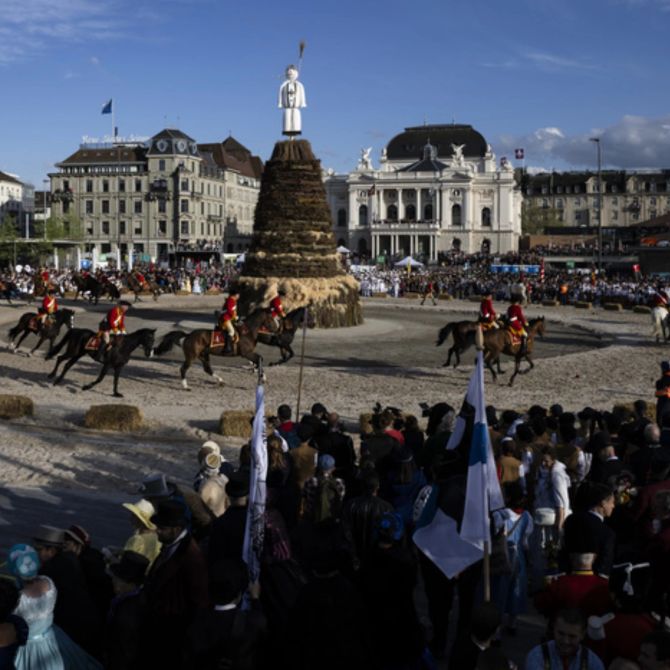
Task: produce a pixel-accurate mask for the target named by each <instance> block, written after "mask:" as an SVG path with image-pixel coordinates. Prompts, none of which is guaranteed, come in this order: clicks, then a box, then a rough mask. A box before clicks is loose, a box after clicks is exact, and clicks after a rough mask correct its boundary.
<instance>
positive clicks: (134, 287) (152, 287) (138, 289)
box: [126, 274, 161, 302]
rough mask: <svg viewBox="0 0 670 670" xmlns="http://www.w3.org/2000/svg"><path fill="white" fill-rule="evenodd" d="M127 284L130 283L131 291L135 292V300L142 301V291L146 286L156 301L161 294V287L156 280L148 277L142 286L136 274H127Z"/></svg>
mask: <svg viewBox="0 0 670 670" xmlns="http://www.w3.org/2000/svg"><path fill="white" fill-rule="evenodd" d="M126 284H127V285H128V288H129V289H130V291H131V292H132V293H134V294H135V302H142V298H140V293H142V291H143V290H144V289H145V288H146V289H148V290H149V292H150V293H151V295H152V296H153V299H154V301H156V300H158V296H159V295H160V294H161V290H160V287H159V286H158V284H157V283H156V282H155V281H152V280H151V279H146V280H145V282H144V286H142V284H140V282H139V280H138V279H137V277H136V276H135V275H133V274H128V275H127V276H126Z"/></svg>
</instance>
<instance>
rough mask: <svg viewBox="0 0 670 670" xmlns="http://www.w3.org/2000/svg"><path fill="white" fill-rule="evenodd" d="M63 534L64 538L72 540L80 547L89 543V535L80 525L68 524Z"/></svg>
mask: <svg viewBox="0 0 670 670" xmlns="http://www.w3.org/2000/svg"><path fill="white" fill-rule="evenodd" d="M63 535H64V539H65V540H72V541H73V542H76V543H77V544H80V545H81V546H82V547H86V546H87V545H89V544H91V536H90V535H89V534H88V533H87V532H86V531H85V530H84V529H83V528H82V527H81V526H77V525H73V526H70V527H69V528H68V529H67V530H65V531H63Z"/></svg>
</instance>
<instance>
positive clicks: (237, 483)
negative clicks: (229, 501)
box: [226, 472, 249, 498]
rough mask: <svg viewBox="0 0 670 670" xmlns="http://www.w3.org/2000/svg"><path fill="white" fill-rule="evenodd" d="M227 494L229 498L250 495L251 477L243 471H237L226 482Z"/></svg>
mask: <svg viewBox="0 0 670 670" xmlns="http://www.w3.org/2000/svg"><path fill="white" fill-rule="evenodd" d="M226 495H227V496H228V497H229V498H244V497H245V496H248V495H249V478H248V477H247V476H245V474H244V473H243V472H235V473H233V474H232V475H231V476H230V478H229V479H228V483H227V484H226Z"/></svg>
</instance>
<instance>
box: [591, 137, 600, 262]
mask: <svg viewBox="0 0 670 670" xmlns="http://www.w3.org/2000/svg"><path fill="white" fill-rule="evenodd" d="M589 141H590V142H595V143H596V150H597V156H598V274H599V275H600V274H601V272H602V269H603V175H602V154H601V145H600V138H599V137H590V138H589Z"/></svg>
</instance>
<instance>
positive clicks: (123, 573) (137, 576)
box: [109, 551, 149, 584]
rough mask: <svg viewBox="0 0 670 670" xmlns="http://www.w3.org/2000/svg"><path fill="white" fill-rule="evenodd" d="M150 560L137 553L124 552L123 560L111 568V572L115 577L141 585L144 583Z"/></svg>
mask: <svg viewBox="0 0 670 670" xmlns="http://www.w3.org/2000/svg"><path fill="white" fill-rule="evenodd" d="M148 567H149V559H148V558H147V557H146V556H143V555H142V554H138V553H137V552H136V551H124V552H123V554H121V560H120V561H119V562H118V563H113V564H112V565H110V566H109V572H110V574H111V575H113V576H114V577H118V578H119V579H122V580H123V581H124V582H129V583H131V584H141V583H142V582H143V581H144V576H145V575H146V572H147V568H148Z"/></svg>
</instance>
